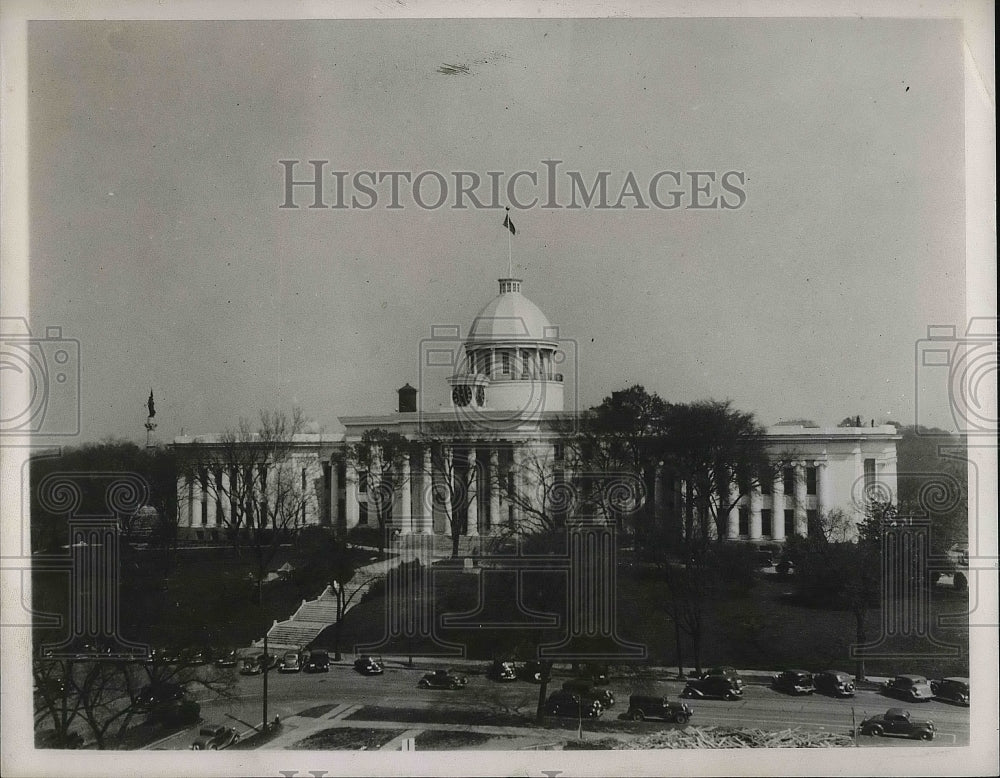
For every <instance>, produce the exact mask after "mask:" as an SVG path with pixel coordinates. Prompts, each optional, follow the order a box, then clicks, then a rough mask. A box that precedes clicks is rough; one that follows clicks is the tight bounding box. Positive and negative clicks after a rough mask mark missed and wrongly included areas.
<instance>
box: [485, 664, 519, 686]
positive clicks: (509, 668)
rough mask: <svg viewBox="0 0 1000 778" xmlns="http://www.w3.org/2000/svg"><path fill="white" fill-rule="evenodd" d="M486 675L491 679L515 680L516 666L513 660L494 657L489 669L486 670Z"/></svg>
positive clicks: (501, 680)
mask: <svg viewBox="0 0 1000 778" xmlns="http://www.w3.org/2000/svg"><path fill="white" fill-rule="evenodd" d="M486 677H487V678H489V679H490V680H491V681H500V682H503V681H516V680H517V667H515V665H514V663H513V662H508V661H505V660H502V659H495V660H494V661H493V664H491V665H490V669H489V670H487V671H486Z"/></svg>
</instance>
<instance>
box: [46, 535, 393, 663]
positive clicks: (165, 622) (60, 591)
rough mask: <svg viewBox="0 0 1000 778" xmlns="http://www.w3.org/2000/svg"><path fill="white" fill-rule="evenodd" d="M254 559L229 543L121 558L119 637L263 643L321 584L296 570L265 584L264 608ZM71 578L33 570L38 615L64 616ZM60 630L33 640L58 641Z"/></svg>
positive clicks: (361, 553) (285, 551) (362, 557)
mask: <svg viewBox="0 0 1000 778" xmlns="http://www.w3.org/2000/svg"><path fill="white" fill-rule="evenodd" d="M278 554H279V556H278V557H276V560H275V562H274V563H273V564H272V567H278V566H279V565H280V564H281V563H282V562H284V561H288V562H290V563H291V564H292V565H293V566H297V563H299V554H298V552H297V549H295V548H294V547H292V546H287V547H282V548H281V549H280V550H279V552H278ZM354 554H355V555H356V557H357V559H356V564H358V565H363V564H368V563H369V562H370V561H371V557H372V556H374V554H373V552H371V551H369V550H367V549H354ZM254 570H255V566H254V564H253V562H252V554H251V552H250V551H249V550H246V549H245V550H244V552H243V554H242V555H239V556H238V555H237V554H236V553H235V551H234V550H233V549H232V548H231V547H229V546H224V545H220V546H211V547H197V548H194V547H184V546H180V547H179V548H178V549H177V550H176V552H175V553H174V554H173V555H172V556H171V557H169V558H167V557H166V555H164V554H162V553H161V552H157V551H148V552H139V553H132V554H123V555H122V563H121V571H120V592H121V596H120V597H119V607H120V621H119V630H118V631H119V634H120V635H122V636H123V637H124V638H125V639H127V640H129V641H133V642H138V643H148V644H149V645H151V646H159V647H164V646H211V647H213V648H223V647H233V648H238V647H242V646H248V645H250V643H251V641H253V640H259V639H260V638H261V637H262V636H263V634H264V632H265V631H266V629H267V628H269V627H270V626H271V624H272V623H273V622H274V621H275V620H277V621H283V620H285V619H287V618H288V617H289V616H291V615H292V613H294V612H295V610H296V609H297V608H298V607H299V605H300V604H301V603H302V600H304V599H313V598H315V597H316V596H317V595H319V593H320V592H321V591H322V589H323V585H324V584H323V583H322V582H320V581H316V580H312V579H310V578H308V577H307V576H305V575H300V574H297V573H295V572H293V573H292V574H291V575H290V576H288V577H287V578H286V579H278V580H274V581H270V582H268V583H265V584H264V586H263V594H264V596H263V603H261V602H259V600H258V596H257V585H256V583H254V581H253V575H254ZM68 592H69V586H68V580H67V576H66V575H65V574H64V573H58V572H44V571H35V572H34V574H33V597H34V604H35V609H36V611H39V612H48V613H55V614H63V615H65V614H67V612H68V608H67V604H66V603H67V595H68ZM61 633H62V631H61V629H57V628H54V629H47V630H45V629H41V628H39V629H38V630H37V632H36V635H37V636H38V637H39V638H40V639H41V640H44V641H52V642H58V641H59V639H60V638H61V637H62V634H61Z"/></svg>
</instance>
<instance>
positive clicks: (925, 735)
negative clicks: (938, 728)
mask: <svg viewBox="0 0 1000 778" xmlns="http://www.w3.org/2000/svg"><path fill="white" fill-rule="evenodd" d="M920 739H921V740H933V739H934V735H933V733H931V732H921V733H920Z"/></svg>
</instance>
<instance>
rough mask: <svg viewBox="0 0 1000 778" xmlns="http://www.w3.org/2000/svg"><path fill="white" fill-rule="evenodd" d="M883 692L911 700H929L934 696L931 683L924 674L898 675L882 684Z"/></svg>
mask: <svg viewBox="0 0 1000 778" xmlns="http://www.w3.org/2000/svg"><path fill="white" fill-rule="evenodd" d="M882 692H883V693H884V694H888V695H890V696H892V697H900V698H902V699H904V700H910V701H911V702H917V701H920V700H924V701H927V700H929V699H931V697H933V696H934V692H932V691H931V685H930V684H929V683H927V679H926V678H924V677H923V676H922V675H897V676H896V677H894V678H890V679H889V680H888V681H886V682H885V683H884V684H882Z"/></svg>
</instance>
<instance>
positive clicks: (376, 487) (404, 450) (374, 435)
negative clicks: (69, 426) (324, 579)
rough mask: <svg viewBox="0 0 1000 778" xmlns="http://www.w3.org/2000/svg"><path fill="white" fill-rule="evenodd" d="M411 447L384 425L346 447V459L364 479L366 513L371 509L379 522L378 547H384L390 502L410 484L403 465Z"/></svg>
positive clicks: (410, 451) (406, 440)
mask: <svg viewBox="0 0 1000 778" xmlns="http://www.w3.org/2000/svg"><path fill="white" fill-rule="evenodd" d="M413 451H414V444H413V443H412V442H411V441H410V440H409V439H407V438H406V437H405V436H403V435H400V434H399V433H397V432H389V431H387V430H384V429H371V430H365V432H364V434H363V435H362V436H361V440H360V441H359V442H358V443H355V444H354V445H353V446H350V447H348V449H347V452H346V458H347V460H348V461H349V462H350V463H351V464H352V465H353V466H354V467H355V468H357V470H358V471H359V472H360V473H362V474H363V475H364V477H365V478H366V479H367V493H368V503H369V506H370V510H369V514H372V513H374V515H375V520H376V522H377V524H378V529H379V551H384V550H385V543H386V534H387V533H388V531H389V524H390V522H391V520H392V506H393V503H394V502H395V501H396V499H397V498H398V496H399V495H400V493H401V492H402V490H403V489H408V488H409V486H410V485H409V479H407V478H406V477H405V476H404V475H403V473H404V468H403V465H404V463H405V462H408V461H409V458H410V455H411V454H412V453H413Z"/></svg>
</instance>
